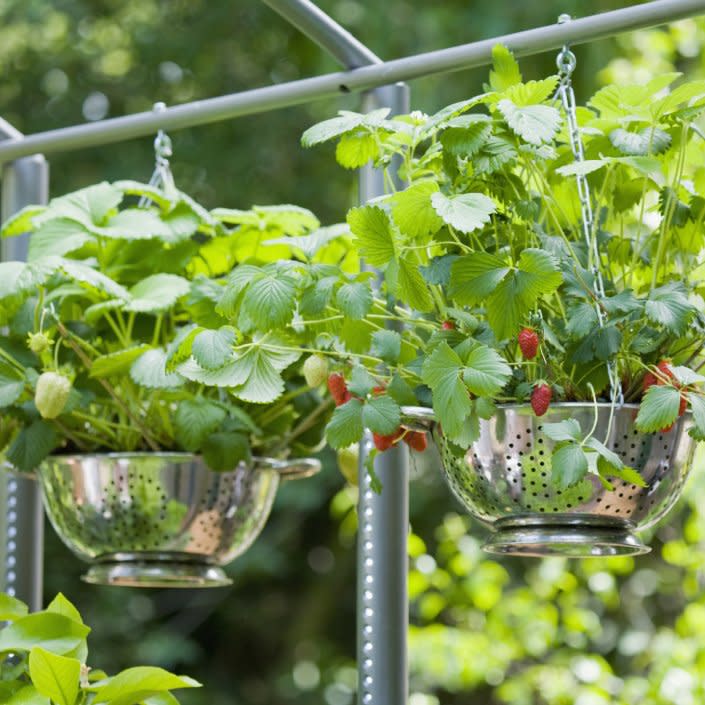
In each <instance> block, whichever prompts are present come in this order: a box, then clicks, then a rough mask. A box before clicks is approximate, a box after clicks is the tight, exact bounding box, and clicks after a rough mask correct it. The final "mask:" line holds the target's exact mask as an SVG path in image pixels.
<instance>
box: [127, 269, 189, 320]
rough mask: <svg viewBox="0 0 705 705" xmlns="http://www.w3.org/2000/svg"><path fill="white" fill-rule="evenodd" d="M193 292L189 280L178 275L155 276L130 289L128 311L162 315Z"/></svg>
mask: <svg viewBox="0 0 705 705" xmlns="http://www.w3.org/2000/svg"><path fill="white" fill-rule="evenodd" d="M190 290H191V283H190V282H189V281H188V279H184V278H183V277H179V276H177V275H176V274H153V275H152V276H149V277H147V278H146V279H142V281H140V282H138V283H137V284H135V285H134V286H133V287H132V288H131V289H130V297H131V299H130V301H129V303H128V304H127V305H126V306H125V310H126V311H134V312H136V313H162V312H164V311H166V310H168V309H170V308H171V307H172V306H174V304H175V303H176V302H177V301H178V300H179V299H180V298H181V297H182V296H186V294H188V293H189V291H190Z"/></svg>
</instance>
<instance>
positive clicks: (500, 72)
mask: <svg viewBox="0 0 705 705" xmlns="http://www.w3.org/2000/svg"><path fill="white" fill-rule="evenodd" d="M520 82H521V71H520V70H519V64H518V63H517V61H516V59H515V58H514V55H513V54H512V52H511V51H509V49H507V47H505V46H504V45H503V44H495V46H493V47H492V70H491V71H490V86H491V87H492V88H493V89H494V90H496V91H504V90H506V89H507V88H509V87H510V86H513V85H514V84H515V83H520Z"/></svg>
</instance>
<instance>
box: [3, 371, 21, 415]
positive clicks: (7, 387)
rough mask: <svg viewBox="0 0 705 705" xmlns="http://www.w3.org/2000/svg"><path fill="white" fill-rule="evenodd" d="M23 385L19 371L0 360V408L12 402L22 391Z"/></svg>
mask: <svg viewBox="0 0 705 705" xmlns="http://www.w3.org/2000/svg"><path fill="white" fill-rule="evenodd" d="M24 385H25V379H24V377H23V376H22V375H21V373H20V372H18V371H17V370H16V369H15V368H14V367H11V366H10V365H9V364H8V363H6V362H4V361H3V360H0V408H4V407H7V406H11V405H12V404H14V403H15V402H16V401H17V400H18V399H19V397H20V395H21V394H22V392H23V391H24Z"/></svg>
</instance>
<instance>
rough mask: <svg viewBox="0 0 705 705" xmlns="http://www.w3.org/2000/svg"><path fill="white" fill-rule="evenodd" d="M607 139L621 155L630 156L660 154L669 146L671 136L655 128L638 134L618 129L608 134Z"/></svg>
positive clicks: (640, 131) (642, 130) (649, 128)
mask: <svg viewBox="0 0 705 705" xmlns="http://www.w3.org/2000/svg"><path fill="white" fill-rule="evenodd" d="M609 138H610V142H611V143H612V144H613V146H614V147H615V148H616V149H618V150H619V151H620V152H621V153H622V154H627V155H631V156H635V155H645V154H661V153H663V152H665V151H666V150H667V149H668V148H669V147H670V146H671V135H669V134H668V132H664V131H663V130H660V129H659V128H657V127H645V128H643V129H641V130H639V131H638V132H630V131H628V130H625V129H624V128H622V127H618V128H617V129H615V130H612V132H610V135H609Z"/></svg>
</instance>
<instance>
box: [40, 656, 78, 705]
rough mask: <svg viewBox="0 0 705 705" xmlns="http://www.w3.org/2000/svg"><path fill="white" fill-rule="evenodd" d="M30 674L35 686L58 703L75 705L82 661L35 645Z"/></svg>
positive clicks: (58, 704) (59, 704)
mask: <svg viewBox="0 0 705 705" xmlns="http://www.w3.org/2000/svg"><path fill="white" fill-rule="evenodd" d="M29 675H30V677H31V679H32V683H33V684H34V687H35V688H36V689H37V690H38V691H39V692H40V693H41V694H42V695H45V696H46V697H47V698H49V699H50V700H51V701H52V702H53V703H56V705H75V702H76V698H77V697H78V687H79V678H80V675H81V662H80V661H79V660H78V659H75V658H66V657H65V656H59V655H57V654H53V653H52V652H51V651H46V650H45V649H42V648H41V647H40V646H35V647H34V648H33V649H32V650H31V651H30V653H29Z"/></svg>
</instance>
